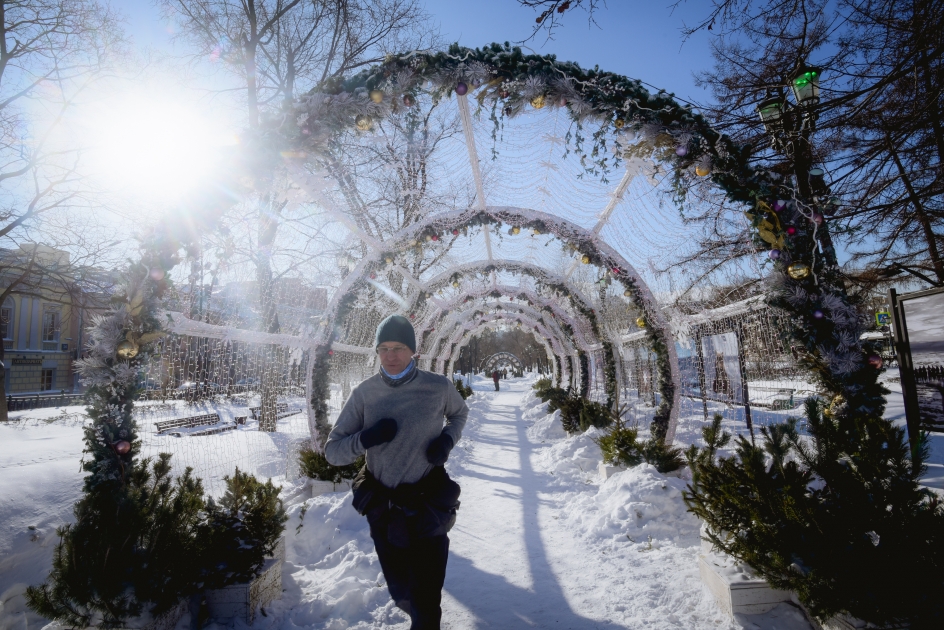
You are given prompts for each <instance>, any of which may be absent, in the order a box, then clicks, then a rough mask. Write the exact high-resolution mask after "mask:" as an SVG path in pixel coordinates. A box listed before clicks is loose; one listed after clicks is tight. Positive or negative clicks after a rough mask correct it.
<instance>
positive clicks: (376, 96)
mask: <svg viewBox="0 0 944 630" xmlns="http://www.w3.org/2000/svg"><path fill="white" fill-rule="evenodd" d="M370 100H372V101H373V102H375V103H380V102H383V100H384V93H383V92H381V91H380V90H371V91H370Z"/></svg>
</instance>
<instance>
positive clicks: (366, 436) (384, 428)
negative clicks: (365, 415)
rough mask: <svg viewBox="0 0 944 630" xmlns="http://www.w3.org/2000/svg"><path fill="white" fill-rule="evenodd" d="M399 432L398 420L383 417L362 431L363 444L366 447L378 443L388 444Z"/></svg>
mask: <svg viewBox="0 0 944 630" xmlns="http://www.w3.org/2000/svg"><path fill="white" fill-rule="evenodd" d="M396 434H397V421H396V420H394V419H393V418H381V419H380V420H378V421H377V422H375V423H374V426H372V427H370V428H367V429H364V430H363V431H361V432H360V436H361V446H363V447H364V448H365V449H368V448H370V447H371V446H377V445H378V444H386V443H387V442H389V441H390V440H392V439H393V438H394V436H396Z"/></svg>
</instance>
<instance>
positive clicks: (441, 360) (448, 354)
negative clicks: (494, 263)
mask: <svg viewBox="0 0 944 630" xmlns="http://www.w3.org/2000/svg"><path fill="white" fill-rule="evenodd" d="M479 306H480V305H478V304H475V305H470V306H469V307H468V308H465V309H464V310H462V311H458V312H456V313H450V314H449V316H448V319H449V320H450V321H454V322H456V326H455V329H461V328H464V327H466V324H467V323H468V322H469V320H471V318H472V317H474V314H475V313H476V312H477V311H479V310H481V309H480V308H479ZM494 306H495V307H498V306H501V307H502V309H503V310H504V311H507V313H502V314H499V313H494V312H492V313H483V315H488V316H491V317H494V318H498V319H506V320H518V321H522V320H521V318H522V316H524V317H526V318H527V319H526V320H525V321H527V322H528V323H529V324H530V323H532V322H533V323H534V324H535V325H537V324H541V325H542V326H543V328H544V333H543V334H545V336H547V338H548V339H550V340H551V342H552V345H554V346H555V347H556V348H557V350H558V352H559V353H561V354H562V355H563V354H566V352H565V351H566V349H567V348H570V349H571V352H570V354H572V355H574V356H576V355H577V351H578V349H579V348H578V347H577V345H576V344H575V343H574V340H572V339H570V338H569V337H568V336H567V335H566V334H564V331H563V330H562V329H561V328H560V326H559V325H558V323H557V321H556V320H555V319H554V318H548V319H545V318H544V315H543V314H542V313H541V312H540V311H538V310H537V309H535V308H534V307H532V306H530V305H527V304H514V303H511V302H498V303H496V304H495V305H494ZM519 309H520V310H521V312H520V313H519V312H518V310H519ZM496 310H497V309H496ZM454 337H455V334H454V333H453V335H451V336H450V337H448V338H447V339H446V341H447V343H446V344H444V352H443V353H441V354H440V356H439V357H437V358H436V359H435V361H436V364H435V365H432V366H431V367H433V369H436V368H440V367H441V368H442V369H443V370H444V371H448V366H449V365H450V364H451V363H452V362H453V361H454V360H455V357H454V356H453V352H452V343H454V342H453V341H452V339H453V338H454ZM443 355H444V356H443Z"/></svg>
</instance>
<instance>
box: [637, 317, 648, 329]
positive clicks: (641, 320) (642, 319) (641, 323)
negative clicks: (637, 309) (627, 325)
mask: <svg viewBox="0 0 944 630" xmlns="http://www.w3.org/2000/svg"><path fill="white" fill-rule="evenodd" d="M636 325H637V326H639V327H640V328H645V327H646V318H645V317H637V318H636Z"/></svg>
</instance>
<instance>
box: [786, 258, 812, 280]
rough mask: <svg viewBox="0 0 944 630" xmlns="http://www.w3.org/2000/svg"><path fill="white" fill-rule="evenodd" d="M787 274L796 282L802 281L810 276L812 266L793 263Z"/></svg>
mask: <svg viewBox="0 0 944 630" xmlns="http://www.w3.org/2000/svg"><path fill="white" fill-rule="evenodd" d="M787 273H788V274H789V275H790V277H791V278H793V279H794V280H802V279H803V278H805V277H807V276H808V275H810V266H809V265H807V264H805V263H799V262H796V263H791V264H790V266H789V267H787Z"/></svg>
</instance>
